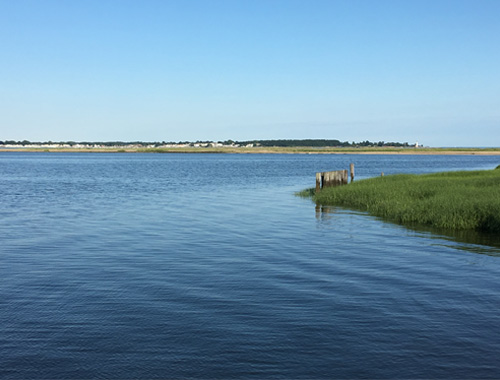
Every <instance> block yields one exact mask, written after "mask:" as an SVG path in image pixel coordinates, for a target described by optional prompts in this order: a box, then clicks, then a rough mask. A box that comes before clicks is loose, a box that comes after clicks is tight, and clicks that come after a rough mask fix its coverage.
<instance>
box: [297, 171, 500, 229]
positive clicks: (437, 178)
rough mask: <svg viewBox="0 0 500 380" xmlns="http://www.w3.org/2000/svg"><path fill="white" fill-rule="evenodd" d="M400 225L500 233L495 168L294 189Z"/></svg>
mask: <svg viewBox="0 0 500 380" xmlns="http://www.w3.org/2000/svg"><path fill="white" fill-rule="evenodd" d="M297 195H299V196H303V197H310V198H312V199H313V201H315V202H316V204H319V205H323V206H341V207H346V208H351V209H356V210H360V211H366V212H368V213H369V214H371V215H374V216H377V217H381V218H384V219H386V220H389V221H392V222H395V223H398V224H403V225H408V226H411V225H421V226H428V227H432V228H438V229H448V230H475V231H478V232H487V233H496V232H500V166H498V167H497V168H496V169H494V170H480V171H455V172H439V173H432V174H418V175H417V174H395V175H389V176H382V177H375V178H368V179H363V180H360V181H354V182H353V183H351V184H349V185H347V186H338V187H328V188H324V189H322V190H321V191H320V192H318V193H316V192H315V190H314V189H306V190H304V191H302V192H299V193H297Z"/></svg>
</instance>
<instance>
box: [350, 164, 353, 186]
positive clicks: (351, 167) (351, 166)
mask: <svg viewBox="0 0 500 380" xmlns="http://www.w3.org/2000/svg"><path fill="white" fill-rule="evenodd" d="M349 169H351V183H352V181H354V164H351V165H350V167H349Z"/></svg>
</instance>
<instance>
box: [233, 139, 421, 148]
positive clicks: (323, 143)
mask: <svg viewBox="0 0 500 380" xmlns="http://www.w3.org/2000/svg"><path fill="white" fill-rule="evenodd" d="M236 143H237V144H240V145H248V144H254V145H258V146H264V147H272V146H277V147H304V146H305V147H357V146H359V147H376V146H380V147H410V146H414V145H410V144H408V143H407V142H405V143H399V142H385V141H378V142H371V141H368V140H366V141H362V142H354V141H353V142H351V143H350V142H348V141H339V140H327V139H303V140H295V139H294V140H252V141H237V142H236Z"/></svg>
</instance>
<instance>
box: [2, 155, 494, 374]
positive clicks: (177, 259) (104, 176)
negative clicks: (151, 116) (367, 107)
mask: <svg viewBox="0 0 500 380" xmlns="http://www.w3.org/2000/svg"><path fill="white" fill-rule="evenodd" d="M499 161H500V157H481V156H376V155H366V156H361V155H360V156H353V155H230V154H228V155H208V154H206V155H205V154H204V155H190V154H163V155H156V154H77V153H72V154H64V153H56V154H52V153H13V152H8V153H0V178H1V179H0V201H1V208H0V243H1V244H0V377H1V378H7V379H9V378H12V379H30V378H36V379H48V378H50V379H61V378H64V379H66V378H73V379H78V378H86V379H88V378H112V379H115V378H120V379H122V378H129V379H130V378H190V379H204V378H217V379H221V378H224V379H226V378H231V379H234V378H245V379H246V378H255V379H262V378H273V379H274V378H286V379H311V378H312V379H327V378H334V377H335V378H397V379H400V378H450V379H451V378H498V377H500V360H499V359H498V358H499V357H500V313H499V312H498V306H499V305H500V249H499V248H498V247H499V246H500V245H498V244H497V241H496V238H495V237H477V236H473V237H471V236H467V234H465V235H464V234H462V235H456V236H449V235H446V236H445V235H440V234H438V233H436V232H433V231H414V230H409V229H406V228H404V227H401V226H397V225H393V224H390V223H385V222H383V221H381V220H379V219H376V218H373V217H370V216H368V215H366V214H363V213H359V212H354V211H349V210H345V209H337V208H320V209H316V207H315V205H314V204H313V203H311V201H310V200H307V199H302V198H298V197H296V196H294V192H296V191H299V190H302V189H304V188H306V187H312V186H313V185H314V173H315V172H316V171H324V170H336V169H344V168H347V167H348V165H349V163H350V162H354V163H355V164H356V175H357V178H358V179H359V178H366V177H370V176H375V175H380V172H384V173H385V174H386V175H387V174H392V173H424V172H434V171H442V170H462V169H466V170H470V169H492V168H494V167H496V166H497V165H498V164H500V162H499Z"/></svg>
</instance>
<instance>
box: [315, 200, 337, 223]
mask: <svg viewBox="0 0 500 380" xmlns="http://www.w3.org/2000/svg"><path fill="white" fill-rule="evenodd" d="M315 211H316V219H317V220H319V221H326V220H330V219H332V218H333V217H334V213H335V207H333V206H323V205H320V204H318V203H316V208H315Z"/></svg>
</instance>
